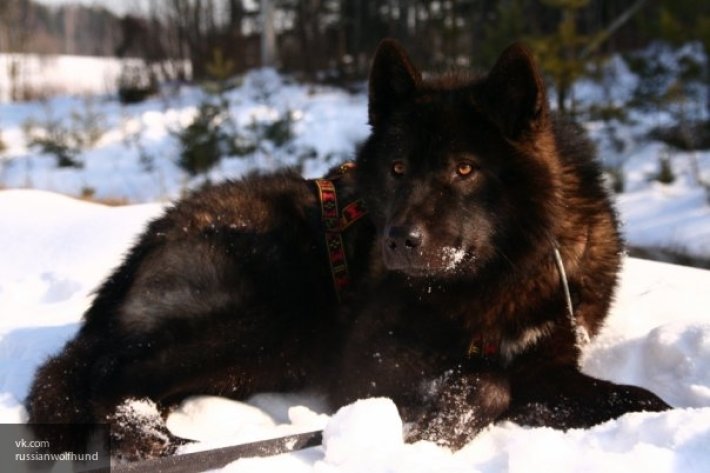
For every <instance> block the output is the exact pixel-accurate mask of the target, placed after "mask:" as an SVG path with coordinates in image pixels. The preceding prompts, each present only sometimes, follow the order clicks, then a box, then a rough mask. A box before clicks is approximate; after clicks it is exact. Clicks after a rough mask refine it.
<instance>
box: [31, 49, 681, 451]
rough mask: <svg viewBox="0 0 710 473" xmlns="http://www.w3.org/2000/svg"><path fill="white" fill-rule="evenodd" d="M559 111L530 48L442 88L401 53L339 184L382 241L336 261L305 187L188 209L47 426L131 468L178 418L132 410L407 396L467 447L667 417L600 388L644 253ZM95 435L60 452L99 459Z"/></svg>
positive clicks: (262, 183) (153, 242)
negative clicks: (499, 430)
mask: <svg viewBox="0 0 710 473" xmlns="http://www.w3.org/2000/svg"><path fill="white" fill-rule="evenodd" d="M544 90H545V89H544V86H543V84H542V80H541V77H540V74H539V72H538V71H537V68H536V66H535V65H534V63H533V61H532V60H531V57H530V55H529V53H528V52H527V51H526V50H525V49H524V48H522V47H521V46H519V45H514V46H512V47H510V48H508V49H507V50H506V51H505V52H504V53H503V54H502V55H501V57H500V59H499V60H498V62H497V64H496V65H495V66H494V68H493V69H492V70H491V72H490V74H489V75H488V76H487V77H485V78H474V79H468V78H464V77H460V76H444V77H442V78H439V79H435V80H432V81H423V80H422V79H421V77H420V74H419V72H418V71H417V70H416V69H415V68H414V66H413V65H412V64H411V62H410V61H409V59H408V58H407V56H406V54H405V53H404V51H403V50H402V49H401V48H400V47H399V46H398V45H397V44H396V43H394V42H392V41H384V42H383V43H382V44H381V45H380V47H379V49H378V51H377V53H376V56H375V59H374V63H373V66H372V71H371V76H370V97H369V100H370V104H369V119H370V124H371V125H372V133H371V136H370V137H369V138H368V140H367V141H366V143H365V145H364V146H363V148H362V150H361V151H360V153H359V155H358V158H357V169H356V170H355V171H354V172H344V173H342V175H341V176H340V177H337V178H335V177H336V176H335V175H334V176H332V177H334V179H333V180H332V181H331V182H333V183H334V186H335V188H336V191H337V192H338V195H339V199H340V202H342V203H344V202H353V201H356V199H358V198H361V199H363V201H364V202H365V204H366V206H367V208H368V211H369V216H368V219H364V220H360V221H358V222H357V223H355V224H353V225H351V226H350V228H348V229H347V230H346V231H345V232H344V233H343V234H342V236H340V235H337V236H336V237H335V240H336V241H335V243H334V242H333V241H329V242H328V245H325V244H324V234H325V235H330V236H333V234H332V233H328V232H329V231H331V230H333V228H332V227H331V226H330V222H329V221H328V218H326V219H322V218H321V214H324V213H326V210H328V209H326V205H325V204H323V203H322V202H321V201H319V198H318V195H319V193H318V189H316V187H315V186H314V185H313V184H312V183H309V182H307V181H305V180H303V179H302V178H300V177H299V176H297V175H295V174H291V173H281V174H276V175H272V176H261V177H260V176H252V177H249V178H246V179H244V180H243V181H241V182H235V183H227V184H223V185H221V186H217V187H214V188H211V189H208V190H205V191H202V192H198V193H196V194H195V195H193V196H191V197H189V198H187V199H185V200H183V201H181V202H178V203H177V204H176V205H175V207H173V208H171V209H170V210H168V211H167V212H166V214H165V215H164V216H163V217H161V218H160V219H158V220H156V221H154V222H152V223H151V224H150V226H149V227H148V229H147V231H146V232H145V233H144V234H143V236H142V237H141V239H140V241H139V242H138V244H137V245H136V246H135V247H134V248H133V249H132V250H131V252H130V254H129V255H128V256H127V258H126V260H125V261H124V263H123V264H122V266H120V267H119V268H118V269H117V270H116V271H115V273H114V274H113V275H112V276H111V277H110V278H109V279H108V280H107V281H106V282H105V283H104V284H103V286H101V288H100V289H99V291H98V293H97V296H96V299H95V301H94V303H93V305H92V306H91V308H90V309H89V310H88V312H87V313H86V315H85V322H84V325H83V326H82V328H81V330H80V332H79V334H78V335H77V337H76V338H75V339H74V340H72V341H71V342H69V343H68V345H67V346H66V347H65V348H64V350H63V351H62V353H60V354H59V355H57V356H56V357H55V358H52V359H51V360H49V361H48V362H47V363H46V364H45V365H44V366H43V367H42V368H41V369H40V370H39V372H38V373H37V376H36V379H35V382H34V385H33V387H32V390H31V392H30V395H29V398H28V402H27V405H28V410H29V412H30V422H31V423H76V424H88V423H90V422H97V421H103V420H108V421H109V422H112V423H113V424H114V427H116V429H115V432H116V433H115V434H114V441H116V443H117V449H118V451H119V452H120V454H122V455H124V456H126V457H127V458H139V457H142V456H150V455H159V454H165V453H169V452H170V451H172V449H173V448H174V443H173V442H171V437H170V436H169V435H168V434H167V431H166V430H165V429H164V426H163V425H162V424H161V420H160V418H159V417H158V418H157V419H153V421H154V422H153V421H151V422H153V424H151V428H145V423H143V424H141V422H131V420H130V415H129V414H127V411H126V409H125V408H124V406H125V401H126V399H131V398H149V399H151V400H153V401H155V402H156V403H157V404H158V406H159V407H160V408H161V409H162V412H163V414H165V413H166V412H167V411H168V410H169V409H170V407H171V406H173V405H175V403H178V402H180V401H181V400H182V399H184V398H185V397H186V396H189V395H192V394H216V395H223V396H229V397H233V398H239V399H241V398H244V397H246V396H248V395H249V394H251V393H254V392H257V391H286V390H297V389H303V388H315V389H320V390H322V391H324V392H326V393H328V394H329V396H330V400H331V402H332V406H333V407H334V408H335V407H338V406H340V405H343V404H345V403H348V402H351V401H353V400H355V399H358V398H364V397H369V396H374V395H377V396H389V397H391V398H393V399H394V400H395V402H396V403H397V405H398V407H399V408H400V411H401V413H402V416H403V418H404V420H405V421H406V422H408V426H409V427H408V432H407V436H408V438H409V439H430V440H434V441H437V442H439V443H442V444H446V445H450V446H452V447H460V446H461V445H463V444H464V443H465V442H467V441H468V440H470V439H471V438H472V437H473V436H474V435H475V434H476V432H477V431H478V430H480V429H481V428H482V427H483V426H485V425H488V424H489V423H491V422H494V421H496V420H499V419H510V420H513V421H516V422H520V423H524V424H528V425H546V426H551V427H556V428H570V427H584V426H591V425H593V424H595V423H599V422H602V421H604V420H607V419H610V418H613V417H616V416H619V415H621V414H623V413H625V412H629V411H636V410H663V409H667V408H668V406H667V405H666V404H665V403H664V402H663V401H661V400H660V399H659V398H657V397H656V396H655V395H653V394H651V393H650V392H648V391H645V390H643V389H640V388H637V387H631V386H620V385H616V384H612V383H610V382H607V381H602V380H598V379H593V378H590V377H588V376H586V375H584V374H582V373H580V371H579V369H578V366H577V363H578V358H579V344H580V343H581V342H582V341H583V339H584V337H585V335H587V334H588V335H594V334H595V333H596V332H597V331H598V330H599V328H600V326H601V324H602V322H603V320H604V318H605V317H606V314H607V310H608V308H609V304H610V301H611V298H612V294H613V291H614V287H615V285H616V279H617V273H618V271H619V264H620V254H621V249H622V246H621V239H620V236H619V233H618V228H617V222H616V218H615V215H614V212H613V210H612V208H611V205H610V203H609V199H608V197H607V195H606V193H605V191H604V188H603V186H602V183H601V179H600V170H599V167H598V165H597V164H596V163H595V162H594V160H593V151H592V147H591V145H590V143H589V142H588V141H587V140H586V138H585V137H584V136H583V135H582V134H580V132H579V131H578V130H577V129H575V128H574V127H571V126H568V125H564V124H562V123H561V122H560V121H559V120H557V119H555V118H554V117H553V116H552V115H551V114H550V112H549V111H548V108H547V98H546V96H545V92H544ZM336 174H338V173H336ZM321 190H322V189H321ZM341 207H342V204H341ZM330 210H332V208H331V209H330ZM339 238H343V239H344V240H343V241H344V243H343V244H342V247H339V244H338V241H337V240H338V239H339ZM333 245H334V246H333ZM341 250H342V251H341ZM339 251H341V254H340V257H342V256H343V255H345V257H346V260H347V265H348V270H349V273H348V275H347V276H348V277H349V278H350V279H351V280H352V283H353V284H351V285H350V287H349V289H344V290H343V292H342V294H341V293H339V292H336V291H334V290H333V278H334V277H335V279H336V280H338V281H339V282H342V281H340V280H339V278H340V276H342V274H340V273H338V271H340V270H341V269H342V268H340V269H337V268H335V266H338V265H339V264H341V263H342V261H340V262H337V261H336V262H335V263H334V262H333V261H332V260H331V261H329V259H328V257H327V256H326V255H328V254H330V255H331V257H333V254H334V253H335V254H336V255H335V258H336V259H337V258H338V255H337V253H338V252H339ZM331 259H332V258H331ZM336 263H337V264H336ZM334 268H335V272H334ZM565 273H566V275H565ZM566 288H568V289H566ZM338 289H340V286H339V285H338ZM338 297H342V304H340V306H339V304H338V303H337V300H338ZM67 399H68V401H67ZM40 433H41V432H40ZM89 433H90V432H89V429H88V427H81V426H78V427H77V429H76V430H75V433H74V434H73V435H71V436H68V437H62V438H59V439H54V443H53V445H55V446H56V448H57V449H81V448H82V446H83V445H84V443H85V442H86V439H87V437H88V435H89Z"/></svg>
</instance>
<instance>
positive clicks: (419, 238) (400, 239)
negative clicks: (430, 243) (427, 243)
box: [387, 226, 424, 251]
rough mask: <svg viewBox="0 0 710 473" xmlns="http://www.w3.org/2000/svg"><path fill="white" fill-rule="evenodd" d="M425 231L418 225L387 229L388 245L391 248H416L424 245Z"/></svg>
mask: <svg viewBox="0 0 710 473" xmlns="http://www.w3.org/2000/svg"><path fill="white" fill-rule="evenodd" d="M423 241H424V232H423V231H422V230H421V229H420V228H419V227H416V226H412V227H409V226H393V227H389V230H387V247H388V248H389V249H390V250H393V251H396V250H414V249H417V248H419V247H420V246H422V242H423Z"/></svg>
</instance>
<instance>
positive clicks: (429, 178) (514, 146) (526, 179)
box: [358, 40, 560, 278]
mask: <svg viewBox="0 0 710 473" xmlns="http://www.w3.org/2000/svg"><path fill="white" fill-rule="evenodd" d="M369 120H370V125H371V127H372V134H371V136H370V137H369V139H368V140H367V142H366V143H365V145H364V146H363V149H362V151H361V153H360V155H359V157H358V179H359V183H358V186H359V189H360V191H361V192H362V196H363V197H364V198H365V200H366V201H367V204H368V208H369V211H370V213H371V215H372V218H373V221H374V222H375V224H376V226H377V228H378V231H379V236H380V238H379V241H380V244H381V251H382V256H383V261H384V264H385V266H386V267H387V268H388V269H390V270H396V271H400V272H403V273H405V274H407V275H409V276H412V277H427V278H432V277H433V278H439V277H441V278H446V277H449V276H453V275H456V277H466V276H475V275H480V273H481V271H483V270H484V268H486V267H490V266H491V265H494V264H502V265H512V266H519V265H521V264H524V263H525V262H524V261H523V259H524V258H525V257H528V255H530V254H531V251H533V250H534V249H535V247H536V245H544V247H545V251H549V240H548V241H547V242H546V243H544V241H545V239H546V238H549V232H550V227H551V225H552V222H553V221H554V219H553V214H554V213H555V210H554V209H555V205H557V204H556V203H555V202H556V201H557V194H559V190H558V189H559V185H558V183H557V181H558V179H559V177H558V174H559V172H560V171H559V162H558V159H557V156H556V151H555V145H554V139H553V137H552V132H551V125H550V119H549V117H548V105H547V98H546V94H545V89H544V85H543V82H542V79H541V76H540V73H539V72H538V69H537V67H536V65H535V63H534V61H533V60H532V57H531V55H530V53H529V52H528V51H527V50H526V49H525V48H524V47H523V46H521V45H517V44H516V45H513V46H510V47H509V48H508V49H506V50H505V51H504V52H503V53H502V55H501V56H500V58H499V59H498V61H497V63H496V64H495V66H494V67H493V68H492V70H491V71H490V73H489V74H488V75H487V76H486V77H484V78H478V79H471V78H466V77H462V76H454V75H449V76H444V77H442V78H438V79H433V80H428V81H426V80H423V79H422V77H421V74H420V73H419V71H418V70H417V69H416V68H415V67H414V65H413V64H412V62H411V61H410V59H409V58H408V56H407V54H406V53H405V52H404V50H403V49H402V48H401V47H400V46H399V45H398V44H397V43H396V42H394V41H392V40H385V41H383V42H382V43H381V44H380V46H379V48H378V50H377V52H376V54H375V58H374V61H373V65H372V70H371V73H370V85H369ZM524 255H525V256H524Z"/></svg>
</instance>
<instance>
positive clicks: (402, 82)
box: [368, 39, 421, 128]
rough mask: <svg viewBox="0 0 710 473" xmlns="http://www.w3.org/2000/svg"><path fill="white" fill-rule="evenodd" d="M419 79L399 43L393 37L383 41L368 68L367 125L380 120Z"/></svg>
mask: <svg viewBox="0 0 710 473" xmlns="http://www.w3.org/2000/svg"><path fill="white" fill-rule="evenodd" d="M420 82H421V74H420V73H419V71H418V70H417V69H416V68H415V67H414V65H413V64H412V61H411V60H410V59H409V56H407V53H406V52H405V51H404V49H403V48H402V46H400V45H399V43H398V42H397V41H395V40H393V39H385V40H383V41H382V42H381V43H380V45H379V46H378V47H377V51H376V52H375V58H374V59H373V60H372V68H371V69H370V97H369V106H368V115H369V121H370V125H372V127H373V128H374V127H377V126H378V124H380V123H382V121H383V120H384V119H385V118H386V117H387V116H388V115H389V114H390V113H392V110H393V109H394V108H395V107H397V105H399V104H401V103H402V102H404V101H405V100H407V99H409V98H411V97H412V96H413V95H414V92H415V91H416V89H417V86H418V85H419V83H420Z"/></svg>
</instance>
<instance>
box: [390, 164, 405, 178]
mask: <svg viewBox="0 0 710 473" xmlns="http://www.w3.org/2000/svg"><path fill="white" fill-rule="evenodd" d="M405 172H407V165H406V164H404V162H402V161H395V162H393V163H392V174H394V175H395V176H402V175H404V173H405Z"/></svg>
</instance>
